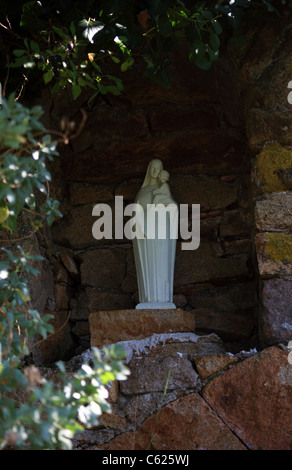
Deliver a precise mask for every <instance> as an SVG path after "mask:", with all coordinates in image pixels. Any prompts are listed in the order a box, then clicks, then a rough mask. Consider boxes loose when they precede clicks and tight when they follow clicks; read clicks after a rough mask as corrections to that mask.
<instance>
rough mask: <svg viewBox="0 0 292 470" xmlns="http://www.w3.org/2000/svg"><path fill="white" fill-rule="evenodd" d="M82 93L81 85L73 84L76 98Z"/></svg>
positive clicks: (73, 92)
mask: <svg viewBox="0 0 292 470" xmlns="http://www.w3.org/2000/svg"><path fill="white" fill-rule="evenodd" d="M80 93H81V86H80V85H77V84H76V83H75V84H74V85H72V95H73V99H74V100H76V98H78V96H79V95H80Z"/></svg>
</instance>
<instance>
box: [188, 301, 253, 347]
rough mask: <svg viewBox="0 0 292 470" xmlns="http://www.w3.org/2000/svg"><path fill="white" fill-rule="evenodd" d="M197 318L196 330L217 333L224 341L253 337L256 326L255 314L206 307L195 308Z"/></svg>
mask: <svg viewBox="0 0 292 470" xmlns="http://www.w3.org/2000/svg"><path fill="white" fill-rule="evenodd" d="M193 313H194V315H195V318H196V332H200V333H204V334H206V333H216V334H217V335H219V336H220V338H222V339H223V340H224V341H232V340H233V341H236V340H237V341H238V340H243V339H247V338H251V336H252V333H253V331H254V328H255V321H254V318H253V315H251V314H249V315H241V314H236V313H230V312H220V311H216V310H215V309H214V310H209V309H205V308H198V309H195V310H193Z"/></svg>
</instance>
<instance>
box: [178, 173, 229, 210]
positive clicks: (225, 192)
mask: <svg viewBox="0 0 292 470" xmlns="http://www.w3.org/2000/svg"><path fill="white" fill-rule="evenodd" d="M171 191H172V194H173V196H174V198H175V200H177V201H179V203H180V204H189V205H191V204H200V206H201V210H202V211H205V210H209V211H210V210H215V209H224V208H226V207H228V206H230V205H231V204H233V203H234V202H235V201H237V198H238V185H237V184H234V183H225V182H223V181H221V180H220V179H219V178H215V177H210V176H209V177H207V176H205V177H203V176H201V177H199V176H193V175H192V176H173V177H172V179H171Z"/></svg>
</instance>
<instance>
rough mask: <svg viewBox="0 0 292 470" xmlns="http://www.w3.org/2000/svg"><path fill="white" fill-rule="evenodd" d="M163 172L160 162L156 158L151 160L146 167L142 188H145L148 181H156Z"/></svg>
mask: <svg viewBox="0 0 292 470" xmlns="http://www.w3.org/2000/svg"><path fill="white" fill-rule="evenodd" d="M162 170H163V165H162V161H161V160H159V159H158V158H155V159H153V160H151V162H150V163H149V165H148V168H147V172H146V176H145V179H144V183H143V185H142V187H143V186H147V185H148V184H149V183H150V180H151V179H153V178H155V179H158V177H159V174H160V172H161V171H162Z"/></svg>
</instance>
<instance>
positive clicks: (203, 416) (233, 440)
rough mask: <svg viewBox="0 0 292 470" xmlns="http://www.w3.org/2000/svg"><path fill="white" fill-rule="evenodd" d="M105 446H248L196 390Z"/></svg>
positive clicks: (167, 447) (124, 448) (237, 448)
mask: <svg viewBox="0 0 292 470" xmlns="http://www.w3.org/2000/svg"><path fill="white" fill-rule="evenodd" d="M96 448H97V449H98V448H99V449H104V450H146V449H149V450H165V451H167V450H245V447H244V445H243V444H242V443H241V442H240V440H239V439H238V438H237V437H235V436H234V435H233V434H232V432H231V431H230V430H229V429H228V428H227V427H226V426H225V425H224V424H223V423H222V421H221V420H220V419H218V417H217V416H216V414H215V413H214V412H213V411H212V409H211V408H210V406H208V404H207V403H206V402H205V401H204V400H203V399H202V397H200V396H199V395H198V394H196V393H192V394H191V395H189V396H187V397H182V398H179V399H178V400H176V401H174V402H173V403H170V404H169V405H166V406H165V407H164V408H162V410H161V411H158V412H157V413H155V414H153V415H152V416H150V417H149V418H148V419H147V420H146V421H145V423H144V424H143V425H142V426H141V427H140V428H139V429H138V430H137V431H136V432H128V433H125V434H122V435H121V436H118V437H116V438H115V439H114V440H113V441H111V442H110V443H109V444H105V445H104V446H102V447H96Z"/></svg>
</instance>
